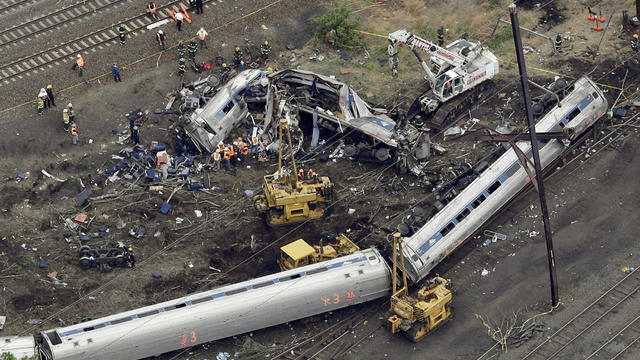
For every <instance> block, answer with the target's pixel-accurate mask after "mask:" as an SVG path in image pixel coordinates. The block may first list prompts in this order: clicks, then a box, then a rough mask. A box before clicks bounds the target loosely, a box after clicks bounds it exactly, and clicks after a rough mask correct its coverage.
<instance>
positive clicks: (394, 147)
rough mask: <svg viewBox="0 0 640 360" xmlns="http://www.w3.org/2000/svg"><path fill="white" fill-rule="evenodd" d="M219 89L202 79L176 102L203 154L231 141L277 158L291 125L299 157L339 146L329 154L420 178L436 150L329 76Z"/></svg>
mask: <svg viewBox="0 0 640 360" xmlns="http://www.w3.org/2000/svg"><path fill="white" fill-rule="evenodd" d="M217 82H218V80H217V77H215V76H214V78H213V79H210V78H209V77H207V78H203V79H199V80H197V81H195V82H192V83H190V84H187V85H186V86H185V87H184V88H183V89H182V90H181V91H180V92H179V93H178V94H176V98H177V99H180V100H181V102H182V104H181V105H180V110H179V113H180V114H181V121H180V126H181V127H182V128H183V129H184V132H185V133H186V134H187V135H188V137H189V138H190V139H191V141H192V142H193V144H194V146H195V147H197V149H198V151H200V152H208V153H211V152H214V151H215V150H216V147H217V146H218V144H219V143H220V142H224V140H225V139H227V138H229V137H230V136H232V135H233V136H234V138H235V136H243V137H244V138H247V139H250V138H254V137H257V138H258V139H259V146H260V151H261V153H265V152H266V153H269V152H277V151H278V147H279V144H278V131H277V130H278V129H277V124H278V121H279V119H281V118H286V119H287V120H288V121H289V124H290V128H291V130H292V136H293V138H294V139H295V140H294V143H295V145H294V148H295V149H294V152H296V153H297V152H302V153H305V154H313V153H320V154H325V156H326V154H327V153H328V152H329V149H328V148H329V147H331V146H332V145H334V144H335V145H338V144H339V145H338V146H339V147H340V148H338V149H335V150H333V153H334V154H335V153H336V152H339V151H341V152H342V153H344V154H345V155H346V156H348V157H351V158H352V159H354V160H358V161H371V162H376V163H381V164H386V165H392V164H393V165H395V166H396V168H397V169H398V171H399V172H400V173H406V172H407V171H411V172H412V173H413V174H415V175H423V168H424V166H425V165H426V162H427V160H428V159H429V155H430V151H431V150H432V148H433V147H434V146H433V145H435V144H433V145H432V144H431V140H430V138H429V133H428V129H426V128H422V127H419V126H416V125H414V124H411V123H409V122H407V121H404V120H403V119H402V116H398V118H399V119H396V120H397V121H394V120H392V119H391V118H390V117H389V116H388V115H387V114H386V113H387V112H386V110H385V109H380V108H373V107H371V106H370V105H369V104H367V103H366V102H365V101H364V100H362V99H361V98H360V96H358V94H357V93H356V92H355V91H354V90H353V89H351V88H350V87H348V86H347V85H346V84H344V83H342V82H339V81H337V80H336V79H335V78H334V77H333V76H329V77H328V76H323V75H318V74H315V73H312V72H309V71H303V70H297V69H287V70H282V71H278V72H274V73H271V72H266V71H261V70H257V69H249V70H245V71H242V72H240V73H238V74H237V75H236V76H234V77H233V78H231V79H230V80H229V81H228V82H227V83H225V84H223V85H221V86H216V84H217ZM170 103H171V104H173V103H174V99H172V100H171V101H170ZM168 106H169V107H170V106H171V105H169V104H168ZM321 138H322V139H323V140H321ZM436 150H438V148H436ZM298 156H300V154H298Z"/></svg>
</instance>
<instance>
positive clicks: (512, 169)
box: [507, 163, 520, 177]
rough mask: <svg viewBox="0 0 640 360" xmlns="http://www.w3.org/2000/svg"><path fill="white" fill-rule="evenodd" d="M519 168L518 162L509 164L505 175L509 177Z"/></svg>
mask: <svg viewBox="0 0 640 360" xmlns="http://www.w3.org/2000/svg"><path fill="white" fill-rule="evenodd" d="M518 170H520V164H518V163H515V164H513V165H511V167H510V168H509V170H507V177H511V176H512V175H513V174H515V173H516V171H518Z"/></svg>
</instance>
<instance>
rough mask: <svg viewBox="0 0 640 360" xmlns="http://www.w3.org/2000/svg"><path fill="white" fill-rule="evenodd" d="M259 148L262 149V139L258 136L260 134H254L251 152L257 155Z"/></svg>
mask: <svg viewBox="0 0 640 360" xmlns="http://www.w3.org/2000/svg"><path fill="white" fill-rule="evenodd" d="M259 149H260V139H259V138H258V136H252V137H251V150H250V151H249V153H250V154H251V155H254V156H256V157H257V156H258V151H259Z"/></svg>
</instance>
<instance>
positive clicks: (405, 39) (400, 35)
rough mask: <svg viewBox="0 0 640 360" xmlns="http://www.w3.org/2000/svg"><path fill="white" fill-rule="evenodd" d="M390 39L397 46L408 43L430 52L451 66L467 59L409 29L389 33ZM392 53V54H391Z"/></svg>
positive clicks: (461, 63) (412, 47)
mask: <svg viewBox="0 0 640 360" xmlns="http://www.w3.org/2000/svg"><path fill="white" fill-rule="evenodd" d="M389 41H390V42H391V43H392V44H395V46H396V47H397V44H398V43H403V44H407V45H408V46H409V47H410V48H411V49H418V50H422V51H424V52H426V53H428V54H429V55H431V56H434V57H436V58H438V59H441V60H442V61H445V62H446V63H448V64H449V65H450V66H453V67H458V66H461V65H463V64H464V63H465V61H466V59H465V58H464V57H462V56H460V55H458V54H454V53H452V52H451V51H449V50H447V49H445V48H442V47H440V46H438V45H436V44H434V43H432V42H430V41H427V40H425V39H423V38H421V37H419V36H417V35H415V34H412V33H411V32H409V31H407V30H404V29H402V30H398V31H394V32H392V33H390V34H389ZM397 52H398V51H397V48H396V49H395V53H397ZM389 55H392V54H389Z"/></svg>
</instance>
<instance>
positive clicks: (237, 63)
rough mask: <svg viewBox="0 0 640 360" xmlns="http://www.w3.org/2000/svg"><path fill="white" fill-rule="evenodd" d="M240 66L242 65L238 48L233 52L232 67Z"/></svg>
mask: <svg viewBox="0 0 640 360" xmlns="http://www.w3.org/2000/svg"><path fill="white" fill-rule="evenodd" d="M240 64H242V52H241V51H240V48H239V47H236V50H235V51H234V52H233V65H234V66H235V67H240Z"/></svg>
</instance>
